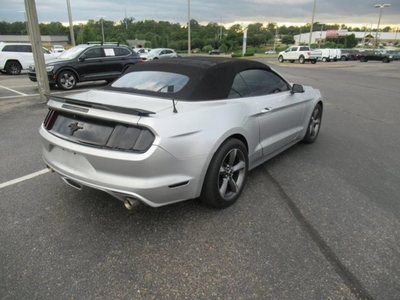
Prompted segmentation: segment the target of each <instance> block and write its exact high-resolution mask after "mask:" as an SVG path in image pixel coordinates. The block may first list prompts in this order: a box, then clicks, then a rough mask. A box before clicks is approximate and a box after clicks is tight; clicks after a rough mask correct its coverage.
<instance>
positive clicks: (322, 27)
mask: <svg viewBox="0 0 400 300" xmlns="http://www.w3.org/2000/svg"><path fill="white" fill-rule="evenodd" d="M320 25H321V31H320V33H319V43H318V48H321V40H322V30H323V29H324V24H320Z"/></svg>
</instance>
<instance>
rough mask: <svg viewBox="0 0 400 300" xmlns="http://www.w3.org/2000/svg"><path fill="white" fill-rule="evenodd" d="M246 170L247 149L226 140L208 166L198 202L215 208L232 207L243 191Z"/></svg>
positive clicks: (240, 143)
mask: <svg viewBox="0 0 400 300" xmlns="http://www.w3.org/2000/svg"><path fill="white" fill-rule="evenodd" d="M247 169H248V157H247V149H246V147H245V145H244V144H243V142H241V141H240V140H237V139H233V138H231V139H228V140H226V141H225V142H224V143H223V144H222V145H221V146H220V147H219V149H218V150H217V152H216V153H215V154H214V156H213V158H212V160H211V162H210V165H209V166H208V170H207V174H206V177H205V179H204V184H203V188H202V191H201V196H200V200H201V201H202V202H204V203H207V204H209V205H211V206H213V207H215V208H225V207H228V206H230V205H232V204H233V203H235V202H236V200H237V199H238V198H239V196H240V194H241V192H242V191H243V187H244V185H245V183H246V179H247Z"/></svg>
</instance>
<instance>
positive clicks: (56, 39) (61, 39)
mask: <svg viewBox="0 0 400 300" xmlns="http://www.w3.org/2000/svg"><path fill="white" fill-rule="evenodd" d="M0 41H1V42H9V43H29V42H30V40H29V36H28V35H0ZM42 44H43V46H53V45H63V46H66V45H68V36H67V35H42Z"/></svg>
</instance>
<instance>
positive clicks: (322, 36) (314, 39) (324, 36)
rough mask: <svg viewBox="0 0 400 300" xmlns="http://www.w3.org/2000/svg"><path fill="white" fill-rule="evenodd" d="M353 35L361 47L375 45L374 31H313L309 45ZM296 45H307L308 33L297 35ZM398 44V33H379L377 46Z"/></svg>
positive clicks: (399, 36)
mask: <svg viewBox="0 0 400 300" xmlns="http://www.w3.org/2000/svg"><path fill="white" fill-rule="evenodd" d="M351 34H354V35H355V37H356V39H357V41H358V43H359V44H361V45H366V44H368V43H369V44H370V45H375V37H376V31H362V32H359V31H358V32H349V31H347V30H326V31H314V32H312V35H311V44H318V43H322V44H323V43H325V42H326V41H329V40H331V41H333V42H334V41H335V39H338V38H340V37H345V36H348V35H351ZM293 38H294V40H295V43H296V44H308V42H309V39H310V33H309V32H308V33H302V34H297V35H295V36H294V37H293ZM396 43H400V33H398V32H379V33H378V41H377V44H386V45H390V44H391V45H395V44H396Z"/></svg>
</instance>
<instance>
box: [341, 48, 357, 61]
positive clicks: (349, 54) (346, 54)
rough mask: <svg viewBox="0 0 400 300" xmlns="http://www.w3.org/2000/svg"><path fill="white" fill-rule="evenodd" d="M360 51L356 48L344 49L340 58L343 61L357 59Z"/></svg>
mask: <svg viewBox="0 0 400 300" xmlns="http://www.w3.org/2000/svg"><path fill="white" fill-rule="evenodd" d="M358 53H359V51H358V50H355V49H342V54H341V57H340V60H342V61H347V60H357V54H358Z"/></svg>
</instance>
